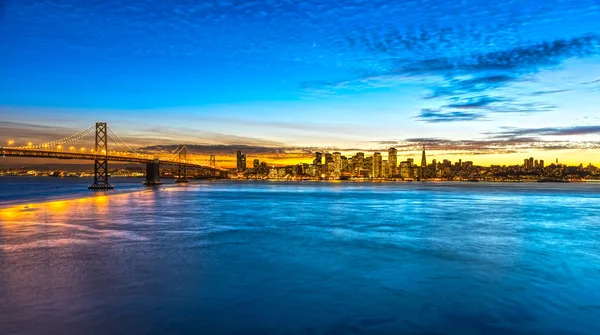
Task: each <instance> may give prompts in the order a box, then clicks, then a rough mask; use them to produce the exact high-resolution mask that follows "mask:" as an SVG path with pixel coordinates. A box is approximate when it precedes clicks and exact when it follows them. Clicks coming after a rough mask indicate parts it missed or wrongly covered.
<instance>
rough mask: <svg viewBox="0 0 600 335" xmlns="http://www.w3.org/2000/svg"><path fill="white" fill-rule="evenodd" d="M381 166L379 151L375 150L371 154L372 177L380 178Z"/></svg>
mask: <svg viewBox="0 0 600 335" xmlns="http://www.w3.org/2000/svg"><path fill="white" fill-rule="evenodd" d="M381 168H382V159H381V152H376V153H374V154H373V178H381Z"/></svg>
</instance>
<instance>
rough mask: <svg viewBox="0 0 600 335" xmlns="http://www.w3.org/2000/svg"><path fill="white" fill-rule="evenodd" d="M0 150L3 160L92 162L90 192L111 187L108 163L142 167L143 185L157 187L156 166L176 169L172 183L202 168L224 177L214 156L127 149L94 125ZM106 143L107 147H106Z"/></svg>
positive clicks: (112, 134)
mask: <svg viewBox="0 0 600 335" xmlns="http://www.w3.org/2000/svg"><path fill="white" fill-rule="evenodd" d="M13 144H14V142H12V141H9V146H8V147H0V155H2V156H3V157H38V158H57V159H82V160H92V161H94V182H93V184H91V185H90V186H89V189H91V190H110V189H113V188H114V186H113V185H112V184H110V183H109V181H108V178H109V172H108V162H109V161H114V162H128V163H142V164H146V179H145V181H144V185H149V186H152V185H159V184H161V183H162V182H161V181H160V165H161V164H163V165H174V166H177V173H176V179H175V181H176V182H180V183H185V182H188V181H189V179H188V169H204V170H208V171H210V172H211V173H212V174H213V175H214V176H215V177H217V176H219V177H224V176H226V175H227V173H228V170H226V169H223V168H221V167H219V166H217V164H216V159H215V156H213V155H211V156H210V158H209V159H208V160H205V161H198V160H196V159H195V157H197V155H195V154H193V153H192V152H191V151H190V150H189V149H188V147H187V146H186V145H182V144H181V145H178V146H177V148H176V149H175V150H174V151H171V152H163V153H158V154H157V153H151V152H144V151H141V150H139V149H134V148H132V147H130V146H129V145H128V144H127V143H126V142H125V141H123V140H122V139H121V138H120V137H119V136H118V135H117V134H115V132H114V131H113V130H112V129H111V128H110V127H109V126H108V125H107V124H106V122H97V123H96V124H95V125H93V126H91V127H89V128H87V129H85V130H82V131H80V132H78V133H76V134H73V135H70V136H68V137H65V138H62V139H59V140H56V141H52V142H47V143H41V144H34V143H32V142H29V143H27V145H25V146H12V145H13ZM109 144H110V148H109Z"/></svg>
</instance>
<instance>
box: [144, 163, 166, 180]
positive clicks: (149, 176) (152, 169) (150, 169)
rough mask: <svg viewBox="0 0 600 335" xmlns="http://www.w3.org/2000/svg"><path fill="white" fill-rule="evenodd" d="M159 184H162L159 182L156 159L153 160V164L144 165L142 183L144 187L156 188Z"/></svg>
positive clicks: (158, 164)
mask: <svg viewBox="0 0 600 335" xmlns="http://www.w3.org/2000/svg"><path fill="white" fill-rule="evenodd" d="M160 184H162V181H160V163H159V160H158V159H155V160H154V161H153V162H148V163H146V181H144V185H146V186H156V185H160Z"/></svg>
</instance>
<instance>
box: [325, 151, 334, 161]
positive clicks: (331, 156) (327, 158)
mask: <svg viewBox="0 0 600 335" xmlns="http://www.w3.org/2000/svg"><path fill="white" fill-rule="evenodd" d="M329 163H333V155H332V154H330V153H326V154H325V164H329Z"/></svg>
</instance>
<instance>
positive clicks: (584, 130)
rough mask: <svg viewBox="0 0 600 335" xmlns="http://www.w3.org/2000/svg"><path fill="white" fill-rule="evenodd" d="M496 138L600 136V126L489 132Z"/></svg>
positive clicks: (512, 129) (514, 129)
mask: <svg viewBox="0 0 600 335" xmlns="http://www.w3.org/2000/svg"><path fill="white" fill-rule="evenodd" d="M487 134H488V135H491V136H492V137H495V138H505V137H511V138H512V137H515V138H516V137H521V136H532V135H533V136H580V135H592V134H593V135H598V134H600V126H573V127H545V128H510V129H505V130H501V131H498V132H489V133H487Z"/></svg>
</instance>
